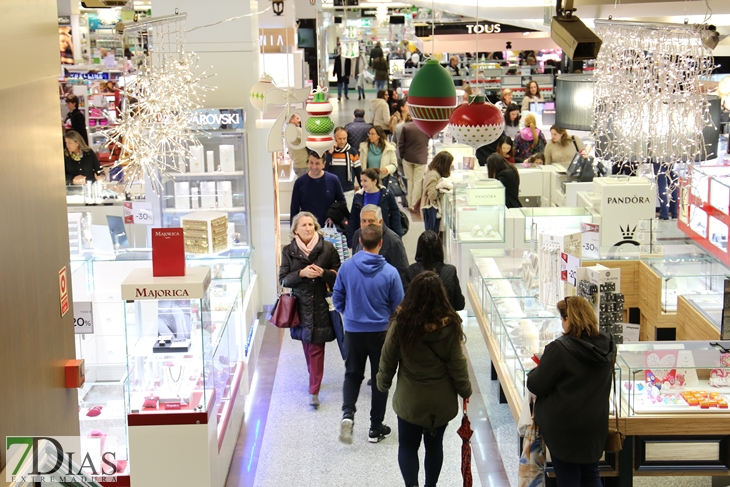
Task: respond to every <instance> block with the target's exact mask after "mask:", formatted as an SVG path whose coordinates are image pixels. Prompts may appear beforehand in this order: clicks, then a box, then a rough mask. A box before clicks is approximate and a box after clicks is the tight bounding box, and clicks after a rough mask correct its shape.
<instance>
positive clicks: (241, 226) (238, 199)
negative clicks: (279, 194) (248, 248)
mask: <svg viewBox="0 0 730 487" xmlns="http://www.w3.org/2000/svg"><path fill="white" fill-rule="evenodd" d="M244 114H245V112H244V110H241V109H227V110H226V109H220V110H200V111H199V112H198V116H197V120H198V121H199V122H201V123H203V125H204V127H205V130H204V131H203V135H201V137H200V138H199V142H200V145H194V146H191V147H189V151H190V157H188V158H187V160H185V161H184V164H182V165H181V167H180V169H181V171H180V172H174V173H170V176H171V178H163V186H164V193H163V195H162V196H161V197H160V205H161V214H162V225H163V226H164V227H178V226H182V225H181V217H183V216H185V215H187V214H189V213H193V212H199V211H210V212H222V213H226V214H227V215H228V222H229V230H228V244H229V245H228V246H229V248H236V247H242V246H244V245H246V244H247V243H248V242H249V241H250V224H249V219H248V215H247V211H248V201H249V194H248V192H249V187H248V176H247V175H246V174H245V168H246V164H247V163H246V157H247V155H246V154H247V139H246V138H247V134H246V131H245V130H244V129H243V127H244V123H245V120H244V118H245V117H244Z"/></svg>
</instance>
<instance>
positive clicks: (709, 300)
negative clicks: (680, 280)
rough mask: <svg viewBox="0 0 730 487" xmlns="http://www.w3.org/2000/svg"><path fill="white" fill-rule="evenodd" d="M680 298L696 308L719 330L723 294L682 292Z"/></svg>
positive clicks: (720, 292)
mask: <svg viewBox="0 0 730 487" xmlns="http://www.w3.org/2000/svg"><path fill="white" fill-rule="evenodd" d="M682 298H684V299H686V300H687V302H688V303H689V304H690V305H691V306H692V307H693V308H694V309H695V310H697V311H698V312H699V313H700V314H701V315H702V316H703V317H704V318H705V320H707V321H708V322H709V323H710V324H712V325H713V326H714V327H715V328H717V331H718V332H719V331H720V329H721V326H722V307H723V294H722V291H719V292H718V293H716V294H683V295H682Z"/></svg>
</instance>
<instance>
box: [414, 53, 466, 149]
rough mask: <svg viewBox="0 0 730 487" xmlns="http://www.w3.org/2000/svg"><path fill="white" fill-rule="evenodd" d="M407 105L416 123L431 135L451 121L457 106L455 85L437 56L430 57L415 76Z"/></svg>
mask: <svg viewBox="0 0 730 487" xmlns="http://www.w3.org/2000/svg"><path fill="white" fill-rule="evenodd" d="M408 107H409V109H410V112H411V116H412V117H413V123H415V124H416V127H418V128H419V129H421V131H422V132H423V133H425V134H428V135H429V137H433V136H434V135H436V134H438V133H439V132H441V131H442V130H443V129H444V128H446V126H447V125H448V124H449V117H450V116H451V112H453V111H454V108H455V107H456V88H454V81H453V80H452V79H451V75H450V74H449V72H448V71H446V69H444V67H443V66H441V64H439V62H438V61H437V60H435V59H429V60H428V61H426V63H425V65H424V66H423V67H422V68H421V69H419V70H418V72H417V73H416V76H414V77H413V81H412V82H411V86H410V88H409V89H408Z"/></svg>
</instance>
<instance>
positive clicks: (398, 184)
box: [385, 173, 408, 198]
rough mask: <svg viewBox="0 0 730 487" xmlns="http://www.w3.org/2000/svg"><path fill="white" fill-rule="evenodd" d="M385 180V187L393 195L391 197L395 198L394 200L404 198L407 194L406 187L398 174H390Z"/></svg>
mask: <svg viewBox="0 0 730 487" xmlns="http://www.w3.org/2000/svg"><path fill="white" fill-rule="evenodd" d="M385 179H386V181H385V186H386V187H387V188H388V191H390V192H391V193H393V196H395V197H396V198H398V197H400V196H406V195H407V194H408V187H407V186H406V183H405V182H404V181H403V178H402V177H401V175H400V174H398V173H395V174H391V175H390V176H388V177H387V178H385Z"/></svg>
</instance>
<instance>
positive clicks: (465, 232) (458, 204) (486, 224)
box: [444, 179, 506, 243]
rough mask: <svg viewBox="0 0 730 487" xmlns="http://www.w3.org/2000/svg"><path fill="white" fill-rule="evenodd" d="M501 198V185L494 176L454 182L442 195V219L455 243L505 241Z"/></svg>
mask: <svg viewBox="0 0 730 487" xmlns="http://www.w3.org/2000/svg"><path fill="white" fill-rule="evenodd" d="M504 197H505V196H504V186H503V185H502V183H500V182H499V181H497V180H495V179H490V180H486V181H481V180H471V181H465V182H463V183H461V184H455V185H454V189H453V192H452V193H451V194H450V195H446V196H445V197H444V213H445V216H444V218H446V221H445V224H446V226H447V227H448V228H449V229H450V231H451V233H452V236H453V237H454V239H455V240H456V242H464V243H473V242H504V241H505V211H506V208H505V206H504Z"/></svg>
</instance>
